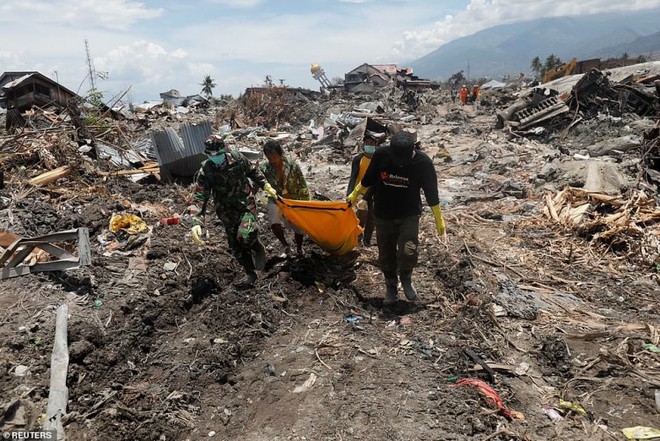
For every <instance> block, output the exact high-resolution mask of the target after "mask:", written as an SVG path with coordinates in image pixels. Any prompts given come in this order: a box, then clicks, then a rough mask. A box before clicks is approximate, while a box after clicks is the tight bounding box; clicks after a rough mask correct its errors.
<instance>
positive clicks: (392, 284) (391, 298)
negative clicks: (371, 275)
mask: <svg viewBox="0 0 660 441" xmlns="http://www.w3.org/2000/svg"><path fill="white" fill-rule="evenodd" d="M398 284H399V281H398V280H397V279H396V278H393V279H385V299H384V300H383V305H385V306H389V305H393V304H395V303H396V301H397V300H398V297H399V295H398V293H397V285H398Z"/></svg>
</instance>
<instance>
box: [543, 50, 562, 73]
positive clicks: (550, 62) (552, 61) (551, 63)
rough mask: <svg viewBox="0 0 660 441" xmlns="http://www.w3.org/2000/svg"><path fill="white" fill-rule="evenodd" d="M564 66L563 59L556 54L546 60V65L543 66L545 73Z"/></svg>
mask: <svg viewBox="0 0 660 441" xmlns="http://www.w3.org/2000/svg"><path fill="white" fill-rule="evenodd" d="M562 64H563V62H562V61H561V58H559V57H558V56H556V55H555V54H550V55H548V56H547V57H546V59H545V64H543V71H544V72H547V71H549V70H550V69H552V68H553V67H557V66H561V65H562Z"/></svg>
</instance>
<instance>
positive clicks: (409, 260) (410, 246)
mask: <svg viewBox="0 0 660 441" xmlns="http://www.w3.org/2000/svg"><path fill="white" fill-rule="evenodd" d="M375 224H376V240H377V241H378V264H379V265H380V270H381V271H382V272H383V274H384V275H385V278H386V279H394V278H396V276H397V273H399V274H400V273H410V272H412V270H413V269H414V268H415V266H416V265H417V258H418V250H417V248H418V245H419V237H418V235H419V216H409V217H404V218H401V219H388V220H386V219H379V218H376V219H375Z"/></svg>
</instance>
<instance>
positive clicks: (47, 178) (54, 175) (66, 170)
mask: <svg viewBox="0 0 660 441" xmlns="http://www.w3.org/2000/svg"><path fill="white" fill-rule="evenodd" d="M70 173H71V167H69V166H68V165H64V166H62V167H58V168H56V169H55V170H51V171H48V172H46V173H42V174H40V175H39V176H36V177H34V178H32V179H30V180H29V181H28V183H29V184H30V185H34V186H40V185H45V184H50V183H51V182H55V181H57V180H58V179H60V178H63V177H65V176H68V175H69V174H70Z"/></svg>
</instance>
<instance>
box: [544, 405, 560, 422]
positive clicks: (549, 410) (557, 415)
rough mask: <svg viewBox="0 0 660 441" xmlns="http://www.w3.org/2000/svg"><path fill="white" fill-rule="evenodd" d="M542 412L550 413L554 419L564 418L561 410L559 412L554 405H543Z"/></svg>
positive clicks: (556, 420) (549, 415)
mask: <svg viewBox="0 0 660 441" xmlns="http://www.w3.org/2000/svg"><path fill="white" fill-rule="evenodd" d="M541 412H543V413H544V414H546V415H548V417H550V419H551V420H552V421H555V422H558V421H561V420H563V419H564V417H563V416H561V414H560V413H559V412H557V409H555V408H554V407H552V406H543V407H542V408H541Z"/></svg>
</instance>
